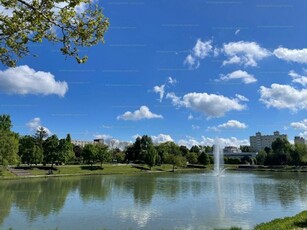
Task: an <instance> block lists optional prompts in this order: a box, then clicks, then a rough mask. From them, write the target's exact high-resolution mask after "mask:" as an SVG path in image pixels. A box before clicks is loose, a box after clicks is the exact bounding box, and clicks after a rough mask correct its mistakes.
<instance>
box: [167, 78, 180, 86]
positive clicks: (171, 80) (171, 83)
mask: <svg viewBox="0 0 307 230" xmlns="http://www.w3.org/2000/svg"><path fill="white" fill-rule="evenodd" d="M167 80H168V83H169V84H170V85H175V84H177V83H178V82H177V80H176V79H175V78H172V77H168V79H167Z"/></svg>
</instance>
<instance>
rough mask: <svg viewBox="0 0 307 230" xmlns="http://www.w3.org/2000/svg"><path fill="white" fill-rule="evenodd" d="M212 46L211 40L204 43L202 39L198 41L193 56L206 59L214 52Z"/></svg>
mask: <svg viewBox="0 0 307 230" xmlns="http://www.w3.org/2000/svg"><path fill="white" fill-rule="evenodd" d="M211 44H212V41H211V40H209V41H205V42H203V41H202V40H201V39H197V41H196V44H195V46H194V48H193V52H192V54H193V55H194V56H195V57H197V58H200V59H204V58H205V57H207V56H209V55H210V53H211V52H212V48H213V47H212V45H211Z"/></svg>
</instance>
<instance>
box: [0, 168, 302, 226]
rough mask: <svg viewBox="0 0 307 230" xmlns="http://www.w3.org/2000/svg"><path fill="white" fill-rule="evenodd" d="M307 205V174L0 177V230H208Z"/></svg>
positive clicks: (250, 222)
mask: <svg viewBox="0 0 307 230" xmlns="http://www.w3.org/2000/svg"><path fill="white" fill-rule="evenodd" d="M302 210H307V173H305V174H304V173H281V172H270V173H269V172H235V171H233V172H232V171H231V172H229V171H228V172H226V173H225V174H224V175H223V176H221V177H215V176H212V175H211V174H210V173H195V172H194V173H144V174H138V175H114V176H113V175H108V176H83V177H66V178H64V177H63V178H44V179H25V180H12V181H0V229H5V230H6V229H9V228H13V229H14V230H16V229H22V230H24V229H52V230H54V229H60V230H61V229H63V230H64V229H65V230H66V229H72V230H76V229H101V230H102V229H155V230H157V229H214V228H222V227H230V226H239V227H242V228H243V229H251V228H253V226H255V225H256V224H258V223H261V222H266V221H269V220H271V219H274V218H280V217H285V216H291V215H295V214H297V213H298V212H300V211H302Z"/></svg>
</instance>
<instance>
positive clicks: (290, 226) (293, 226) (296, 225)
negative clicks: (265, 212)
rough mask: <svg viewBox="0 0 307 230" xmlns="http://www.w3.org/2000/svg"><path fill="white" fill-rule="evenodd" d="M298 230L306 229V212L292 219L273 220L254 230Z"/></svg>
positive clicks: (259, 225)
mask: <svg viewBox="0 0 307 230" xmlns="http://www.w3.org/2000/svg"><path fill="white" fill-rule="evenodd" d="M275 229H278V230H300V229H307V211H303V212H301V213H299V214H297V215H296V216H293V217H285V218H282V219H275V220H272V221H270V222H267V223H262V224H258V225H257V226H256V227H255V230H275Z"/></svg>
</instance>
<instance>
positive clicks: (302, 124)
mask: <svg viewBox="0 0 307 230" xmlns="http://www.w3.org/2000/svg"><path fill="white" fill-rule="evenodd" d="M290 126H291V127H292V128H294V129H299V130H303V131H307V119H304V120H302V121H299V122H292V123H291V124H290Z"/></svg>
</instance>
